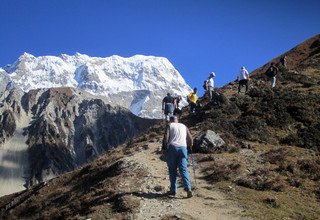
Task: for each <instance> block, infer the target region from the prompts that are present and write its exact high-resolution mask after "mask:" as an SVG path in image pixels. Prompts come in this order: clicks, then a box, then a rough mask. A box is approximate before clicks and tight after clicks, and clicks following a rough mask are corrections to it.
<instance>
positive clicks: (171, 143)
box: [162, 56, 287, 198]
mask: <svg viewBox="0 0 320 220" xmlns="http://www.w3.org/2000/svg"><path fill="white" fill-rule="evenodd" d="M280 62H281V64H282V65H283V67H284V68H287V63H286V62H287V61H286V57H285V56H284V57H283V58H281V59H280ZM278 72H279V69H278V67H276V66H275V64H274V63H271V65H270V67H269V68H268V69H267V71H266V75H267V76H268V77H270V78H271V86H272V88H274V87H275V85H276V76H277V74H278ZM214 77H215V73H214V72H211V73H210V76H209V77H208V79H207V80H206V81H204V86H203V87H204V89H205V95H206V96H209V98H210V100H212V99H213V96H214ZM237 81H238V83H239V87H238V93H240V91H241V88H242V87H243V86H245V87H246V92H247V91H248V89H249V72H248V71H247V70H246V68H245V67H244V66H242V67H241V68H240V71H239V74H238V76H237ZM180 101H181V96H177V97H173V96H171V94H170V93H168V94H167V96H166V97H165V98H164V99H163V101H162V110H163V112H164V114H165V116H166V120H169V123H168V124H167V125H166V129H165V132H164V138H163V147H162V152H163V154H164V155H165V158H166V162H167V166H168V170H169V179H170V190H169V191H168V192H167V195H168V196H169V197H175V196H176V193H177V188H178V186H177V170H178V169H179V171H180V175H181V179H182V184H183V189H184V190H185V191H186V192H187V198H191V197H192V196H193V194H192V190H191V181H190V176H189V173H188V168H187V164H188V147H189V149H190V150H191V152H192V146H193V138H192V135H191V133H190V131H189V129H188V128H187V127H186V126H185V125H184V124H182V123H179V116H180V115H181V109H180V108H179V102H180ZM187 101H188V103H189V107H190V113H195V112H196V110H197V108H198V107H199V101H198V97H197V88H194V89H193V91H192V92H191V93H190V94H189V95H188V96H187ZM168 117H169V118H168ZM191 156H192V154H191ZM193 168H194V167H193ZM194 172H195V171H194Z"/></svg>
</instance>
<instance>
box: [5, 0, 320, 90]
mask: <svg viewBox="0 0 320 220" xmlns="http://www.w3.org/2000/svg"><path fill="white" fill-rule="evenodd" d="M319 8H320V1H319V0H304V1H302V0H282V1H281V0H260V1H256V0H225V1H221V0H220V1H218V0H217V1H216V0H211V1H210V0H0V30H1V32H0V66H4V65H6V64H8V63H13V62H14V61H15V60H16V59H18V57H19V56H20V55H21V54H22V53H23V52H28V53H31V54H33V55H35V56H43V55H56V56H57V55H60V54H62V53H65V54H69V55H73V54H75V53H76V52H80V53H83V54H87V55H89V56H98V57H107V56H111V55H114V54H116V55H120V56H124V57H129V56H132V55H135V54H143V55H154V56H162V57H167V58H168V59H169V60H170V61H171V63H172V64H173V65H174V66H175V67H176V69H177V70H178V71H179V72H180V73H181V75H182V76H183V77H184V78H185V80H186V81H187V83H188V84H189V85H190V86H191V87H195V86H196V87H198V88H200V87H201V85H202V82H203V81H204V79H205V78H207V77H208V75H209V73H210V72H211V71H215V72H216V79H215V81H216V85H217V86H222V85H224V84H226V83H228V82H230V81H232V80H234V79H235V77H236V74H237V72H238V70H239V68H240V66H242V65H244V66H246V68H247V69H248V70H249V72H250V71H253V70H254V69H256V68H258V67H260V66H262V65H263V64H265V63H266V62H268V61H269V60H270V59H272V58H274V57H276V56H278V55H280V54H282V53H284V52H286V51H287V50H289V49H291V48H292V47H294V46H296V45H297V44H299V43H301V42H302V41H304V40H306V39H308V38H310V37H312V36H314V35H316V34H319V33H320V13H319Z"/></svg>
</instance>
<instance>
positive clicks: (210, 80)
mask: <svg viewBox="0 0 320 220" xmlns="http://www.w3.org/2000/svg"><path fill="white" fill-rule="evenodd" d="M208 86H209V87H214V81H213V77H211V78H209V80H208Z"/></svg>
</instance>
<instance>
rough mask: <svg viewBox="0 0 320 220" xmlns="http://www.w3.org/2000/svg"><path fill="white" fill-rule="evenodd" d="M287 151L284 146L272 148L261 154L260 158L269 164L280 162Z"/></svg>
mask: <svg viewBox="0 0 320 220" xmlns="http://www.w3.org/2000/svg"><path fill="white" fill-rule="evenodd" d="M286 155H287V152H286V150H285V149H284V148H279V149H276V150H275V149H272V150H270V151H268V152H267V153H264V154H263V155H262V158H263V159H264V160H266V161H267V162H269V163H271V164H282V163H283V162H284V161H285V159H286Z"/></svg>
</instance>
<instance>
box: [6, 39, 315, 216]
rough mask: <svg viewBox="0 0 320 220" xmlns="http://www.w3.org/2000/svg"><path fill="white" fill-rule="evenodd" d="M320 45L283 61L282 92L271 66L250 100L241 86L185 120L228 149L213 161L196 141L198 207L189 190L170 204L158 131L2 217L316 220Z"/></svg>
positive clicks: (9, 201)
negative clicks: (270, 73) (213, 134)
mask: <svg viewBox="0 0 320 220" xmlns="http://www.w3.org/2000/svg"><path fill="white" fill-rule="evenodd" d="M319 39H320V35H317V36H315V37H313V38H311V39H309V40H307V41H306V42H303V43H302V44H301V45H299V46H298V47H296V48H294V49H292V50H291V51H289V52H287V53H286V54H287V56H288V64H290V65H288V68H289V69H285V68H281V65H280V64H279V63H278V62H276V64H277V65H279V67H280V68H281V72H280V74H279V76H278V82H277V87H276V88H275V89H271V82H270V79H268V78H266V77H265V76H264V71H265V69H266V68H265V67H266V66H267V65H266V66H265V67H262V68H259V69H257V70H256V71H254V73H252V77H251V84H250V85H251V89H250V91H249V92H248V94H246V95H245V94H237V84H235V83H233V82H232V83H230V84H228V85H226V86H225V87H223V88H221V89H220V90H219V91H218V92H219V93H217V94H215V100H214V101H213V102H209V101H208V100H206V99H203V100H202V101H201V104H202V108H201V109H200V110H199V112H198V113H197V114H189V113H188V109H187V108H185V109H183V113H182V118H181V121H182V122H183V123H185V124H186V125H187V126H188V127H189V128H190V130H191V133H192V134H193V135H194V137H195V138H197V139H198V138H199V137H200V136H201V135H202V134H203V133H204V132H206V131H207V130H208V129H211V130H214V131H215V132H216V133H218V134H219V135H220V136H221V137H222V138H223V139H224V141H225V142H226V144H225V145H223V146H221V147H219V148H212V149H211V150H209V151H206V153H203V151H202V150H201V148H200V146H199V145H198V144H197V143H199V142H197V141H196V142H195V143H196V144H195V146H193V148H194V151H196V152H198V153H194V157H195V163H196V166H195V168H196V177H197V183H198V184H197V186H196V187H195V189H194V194H195V197H194V198H191V199H182V198H184V197H185V194H184V192H182V189H181V188H179V193H178V198H177V199H169V198H167V197H164V196H163V193H164V192H165V191H166V186H167V185H169V180H168V179H167V174H166V172H165V170H166V169H165V164H164V162H163V161H162V160H161V155H160V154H159V152H158V148H159V147H160V146H161V140H162V135H163V131H164V127H165V122H159V123H158V124H156V125H154V126H153V127H152V128H150V129H149V130H148V131H146V132H145V133H143V134H142V135H140V136H139V137H136V138H134V139H132V140H131V141H129V142H127V143H125V144H123V145H121V146H118V147H117V148H116V149H114V150H113V151H110V152H108V153H106V154H105V155H102V156H101V157H100V158H99V159H97V160H95V161H93V162H92V163H90V164H87V165H86V166H84V167H82V168H79V169H78V170H76V171H74V172H70V173H67V174H64V175H61V176H59V177H58V178H55V179H52V180H50V181H48V183H47V185H44V184H43V185H41V184H40V185H37V186H34V188H32V189H30V190H28V191H27V190H26V191H24V192H21V193H16V194H13V195H8V196H5V197H2V198H1V202H0V207H1V210H2V218H4V219H6V218H7V219H10V218H19V217H20V218H22V217H25V218H32V219H43V218H54V217H55V218H59V217H61V218H66V219H68V218H69V219H83V218H92V219H95V218H120V219H126V218H137V219H144V218H156V219H179V218H186V219H237V218H238V219H252V218H253V219H317V218H318V216H319V215H320V211H319V210H320V205H319V201H320V188H319V185H320V182H319V181H320V158H319V148H318V146H319V136H318V135H319V134H320V130H319V126H317V125H318V124H319V123H320V118H319V115H320V114H319V113H320V100H319V99H320V98H319V97H320V96H319V93H320V83H319V82H320V68H319V61H320V53H319V48H320V44H318V43H317V42H319ZM314 45H318V46H314ZM301 48H305V49H304V51H305V52H304V53H302V54H301V56H298V55H299V54H300V52H299V50H300V49H301ZM305 53H307V54H305ZM295 54H297V55H295ZM291 58H292V59H291ZM277 59H278V58H275V59H274V60H273V61H277ZM199 152H202V153H199ZM189 171H190V174H192V167H189ZM191 176H192V175H191ZM192 183H194V178H192ZM194 185H195V184H194Z"/></svg>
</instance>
